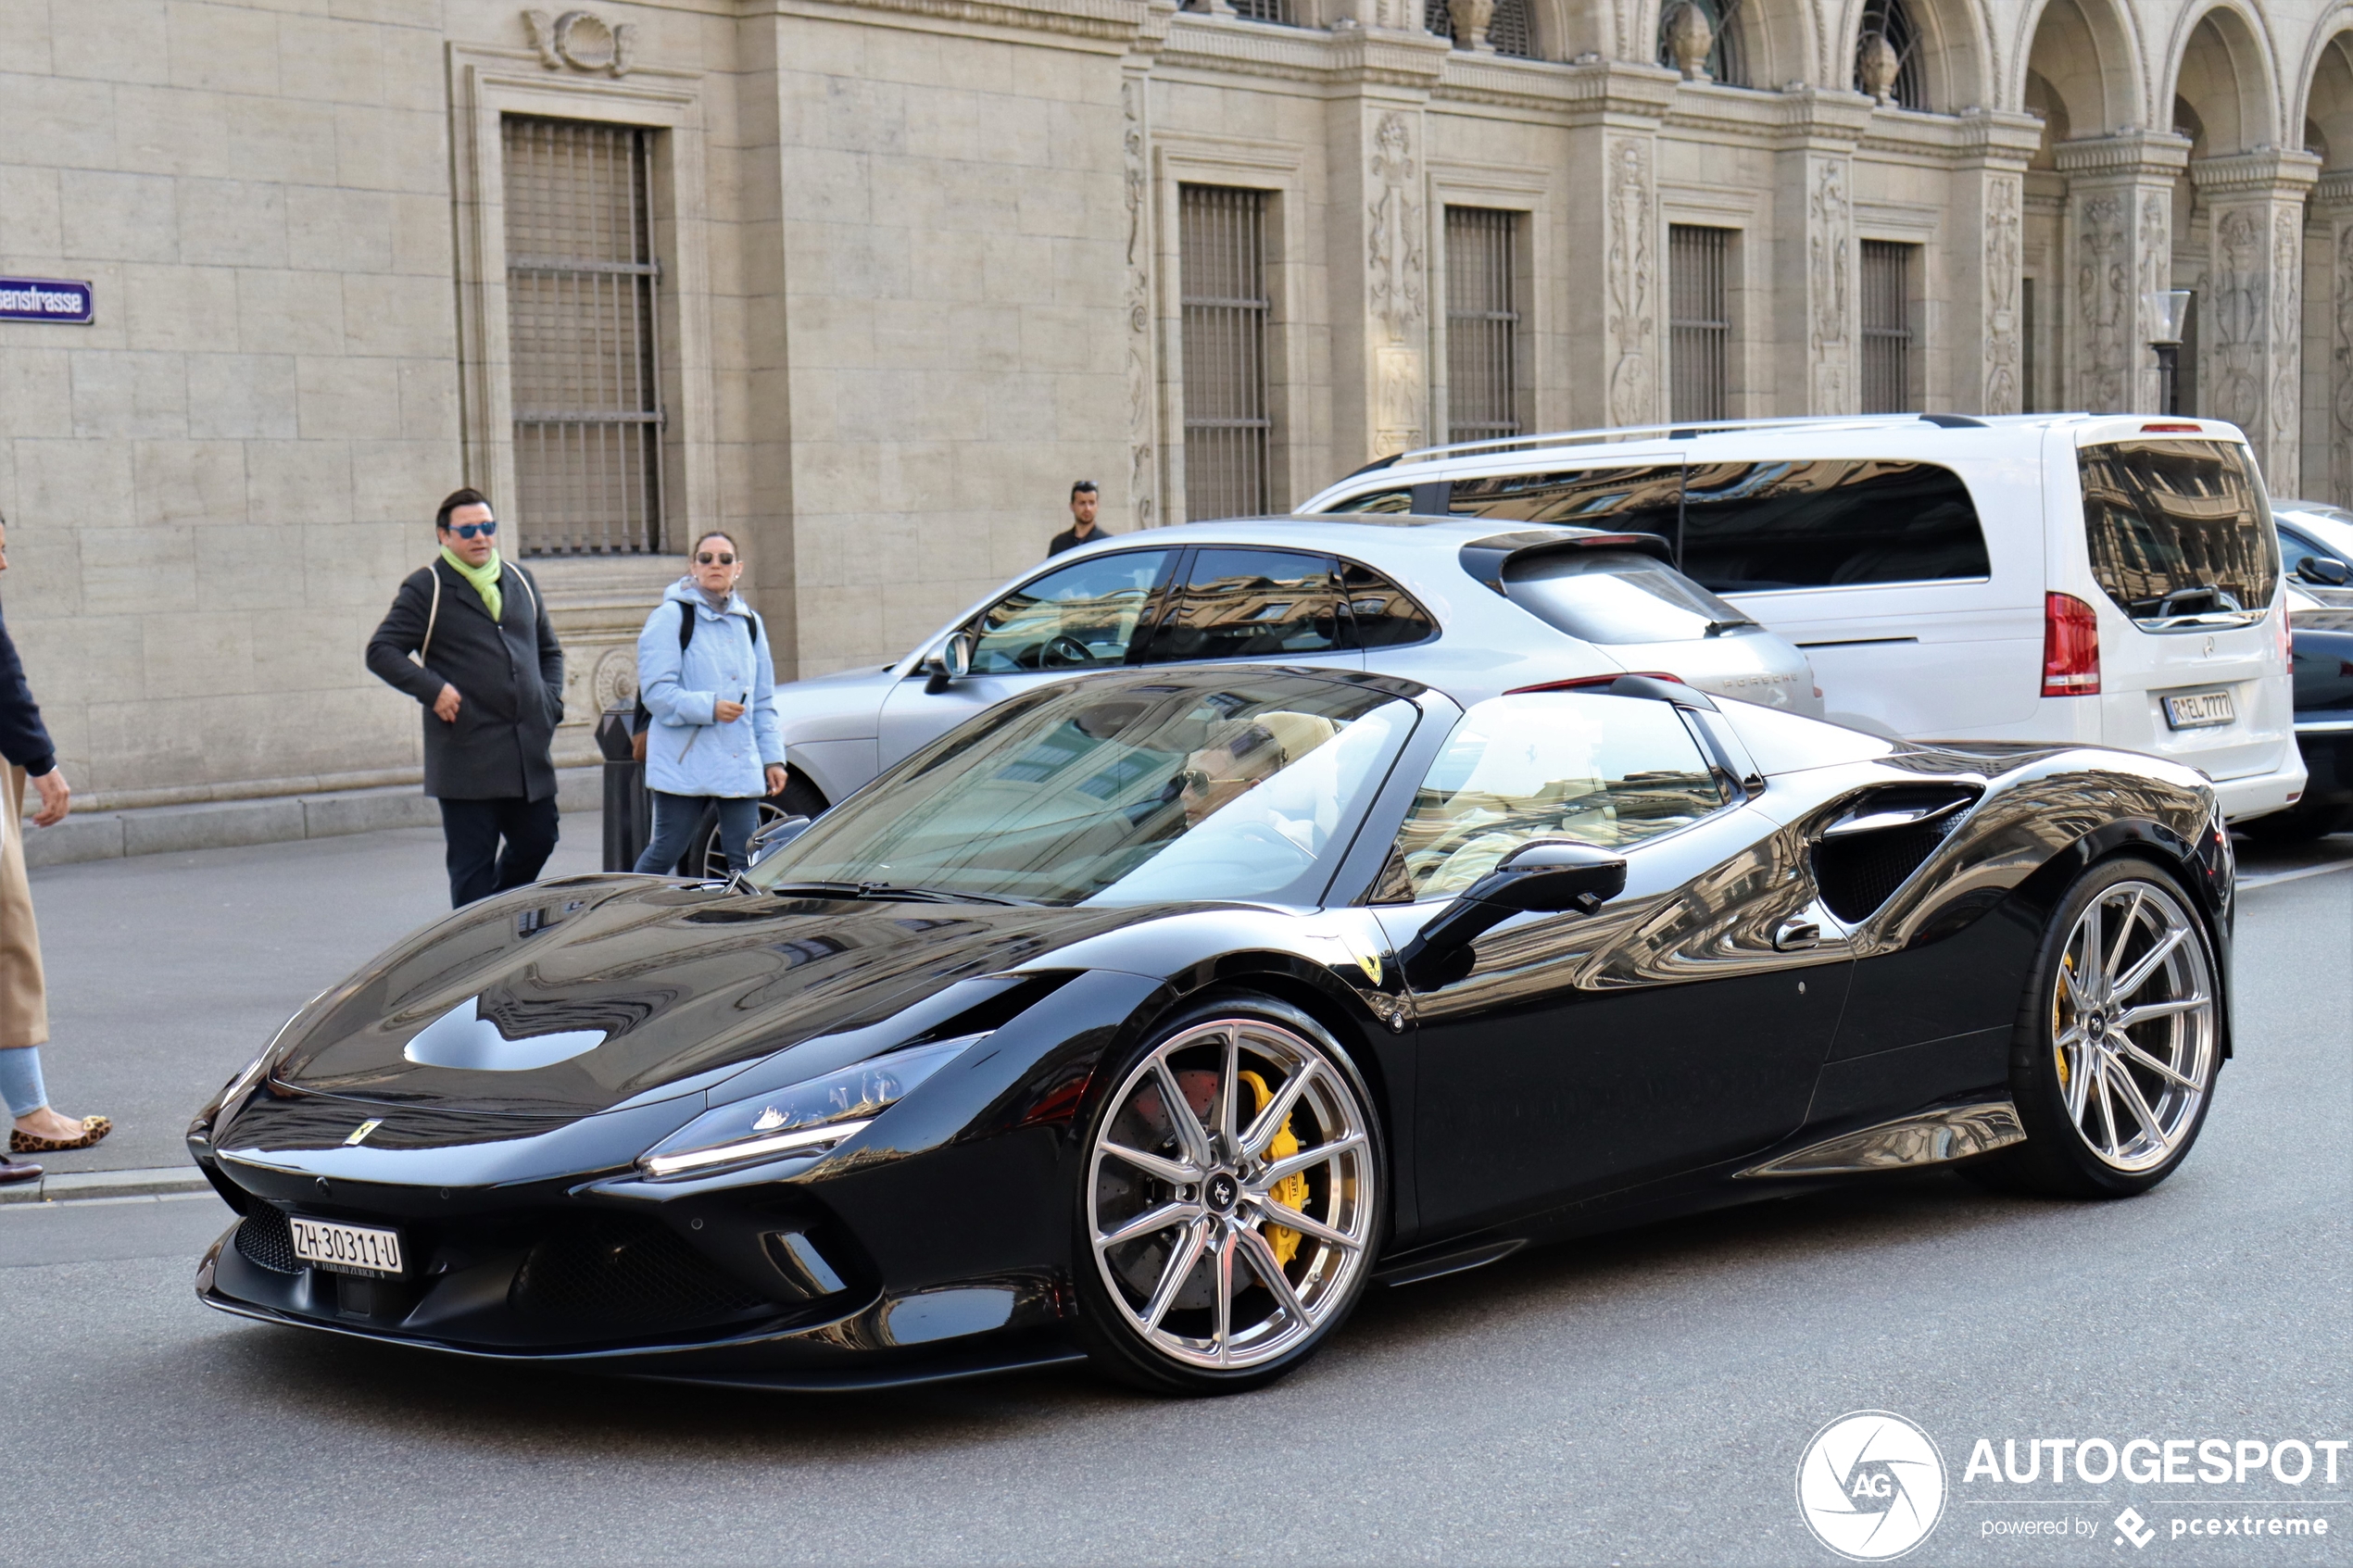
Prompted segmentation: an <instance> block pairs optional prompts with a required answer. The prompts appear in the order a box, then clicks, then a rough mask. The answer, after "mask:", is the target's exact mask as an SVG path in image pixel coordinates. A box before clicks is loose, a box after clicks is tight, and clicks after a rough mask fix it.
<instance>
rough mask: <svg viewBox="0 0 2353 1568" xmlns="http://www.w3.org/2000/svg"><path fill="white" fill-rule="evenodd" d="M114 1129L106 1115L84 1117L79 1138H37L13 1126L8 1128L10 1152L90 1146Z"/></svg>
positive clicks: (47, 1150)
mask: <svg viewBox="0 0 2353 1568" xmlns="http://www.w3.org/2000/svg"><path fill="white" fill-rule="evenodd" d="M113 1131H114V1123H113V1122H112V1121H111V1120H110V1119H109V1118H107V1117H104V1116H85V1117H83V1118H82V1135H81V1136H80V1137H78V1138H36V1137H34V1136H33V1135H31V1133H19V1132H18V1131H17V1130H16V1129H14V1128H13V1127H12V1128H10V1129H9V1130H8V1152H9V1153H10V1154H56V1153H57V1152H59V1151H60V1150H63V1149H69V1148H89V1147H90V1146H91V1145H92V1144H94V1143H96V1142H97V1141H98V1140H99V1139H100V1138H103V1137H105V1136H106V1135H107V1134H108V1133H111V1132H113Z"/></svg>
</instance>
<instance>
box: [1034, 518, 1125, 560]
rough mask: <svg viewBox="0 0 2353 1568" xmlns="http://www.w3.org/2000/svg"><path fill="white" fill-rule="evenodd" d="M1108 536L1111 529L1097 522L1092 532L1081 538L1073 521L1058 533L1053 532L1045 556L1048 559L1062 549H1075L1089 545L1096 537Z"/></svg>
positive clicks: (1061, 551) (1105, 537)
mask: <svg viewBox="0 0 2353 1568" xmlns="http://www.w3.org/2000/svg"><path fill="white" fill-rule="evenodd" d="M1110 537H1111V530H1110V529H1108V528H1105V527H1104V526H1103V525H1102V524H1101V523H1100V522H1099V523H1097V524H1096V525H1095V531H1094V532H1093V533H1089V534H1088V535H1087V537H1086V538H1084V539H1081V538H1080V537H1079V536H1078V524H1077V523H1076V522H1073V523H1072V524H1071V525H1070V526H1069V527H1068V528H1065V529H1063V531H1062V532H1061V533H1057V534H1055V535H1054V540H1053V543H1052V544H1051V545H1048V546H1046V558H1047V559H1048V560H1051V559H1053V558H1055V557H1056V556H1058V555H1061V554H1062V553H1063V551H1064V550H1075V549H1076V548H1078V546H1081V545H1091V544H1093V543H1094V542H1095V541H1096V540H1098V539H1108V538H1110Z"/></svg>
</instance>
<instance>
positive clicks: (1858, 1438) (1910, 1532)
mask: <svg viewBox="0 0 2353 1568" xmlns="http://www.w3.org/2000/svg"><path fill="white" fill-rule="evenodd" d="M1797 1509H1798V1512H1800V1513H1802V1514H1803V1515H1805V1518H1806V1528H1807V1529H1809V1530H1811V1531H1813V1532H1814V1538H1815V1539H1816V1540H1818V1541H1820V1542H1821V1543H1822V1544H1823V1545H1824V1546H1826V1547H1828V1548H1830V1549H1831V1550H1832V1551H1834V1552H1836V1553H1838V1554H1839V1555H1840V1556H1841V1557H1844V1558H1851V1559H1853V1560H1854V1561H1855V1562H1887V1561H1888V1560H1889V1559H1891V1558H1897V1557H1901V1556H1903V1555H1904V1554H1905V1553H1906V1552H1907V1551H1909V1550H1911V1549H1913V1548H1914V1547H1916V1546H1918V1545H1919V1544H1920V1542H1922V1541H1924V1540H1926V1539H1928V1536H1929V1532H1930V1531H1931V1530H1933V1529H1935V1528H1936V1522H1937V1520H1938V1519H1939V1518H1941V1517H1943V1515H1944V1456H1943V1455H1942V1454H1940V1453H1938V1452H1937V1451H1936V1444H1935V1443H1934V1442H1933V1441H1932V1440H1931V1438H1930V1437H1929V1435H1928V1434H1927V1433H1925V1432H1923V1431H1921V1430H1920V1429H1919V1427H1917V1426H1915V1425H1913V1424H1911V1423H1910V1422H1908V1421H1906V1420H1905V1419H1904V1418H1903V1417H1902V1416H1900V1415H1895V1414H1893V1413H1891V1412H1889V1411H1855V1412H1853V1413H1852V1414H1850V1415H1843V1416H1840V1417H1839V1418H1838V1419H1837V1420H1836V1421H1833V1422H1831V1424H1829V1425H1827V1426H1825V1427H1823V1428H1822V1429H1821V1430H1820V1431H1819V1432H1817V1433H1815V1434H1814V1439H1813V1441H1811V1442H1809V1443H1807V1444H1806V1452H1805V1454H1804V1456H1803V1457H1802V1458H1800V1459H1799V1460H1798V1461H1797Z"/></svg>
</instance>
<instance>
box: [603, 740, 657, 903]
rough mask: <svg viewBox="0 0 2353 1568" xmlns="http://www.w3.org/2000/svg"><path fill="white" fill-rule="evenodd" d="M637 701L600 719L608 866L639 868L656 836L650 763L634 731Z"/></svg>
mask: <svg viewBox="0 0 2353 1568" xmlns="http://www.w3.org/2000/svg"><path fill="white" fill-rule="evenodd" d="M635 716H636V705H635V704H634V703H632V704H630V705H629V706H627V707H614V708H608V709H605V711H604V713H603V714H602V715H601V716H600V717H599V718H598V720H597V749H598V750H599V751H601V752H603V753H604V754H605V870H607V871H609V872H626V871H635V869H636V867H637V857H638V856H639V855H641V854H643V853H645V849H646V842H647V840H648V839H650V838H651V837H653V832H654V824H653V802H652V801H651V800H649V799H648V798H647V796H646V765H645V764H644V763H643V762H640V761H638V760H637V756H636V747H635V744H634V743H635V736H634V735H633V734H631V733H630V730H631V725H632V721H634V719H635Z"/></svg>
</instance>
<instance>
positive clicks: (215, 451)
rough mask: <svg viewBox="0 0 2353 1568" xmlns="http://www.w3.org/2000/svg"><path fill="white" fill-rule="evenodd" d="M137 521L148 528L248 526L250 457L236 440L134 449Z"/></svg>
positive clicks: (162, 443) (145, 445) (153, 443)
mask: <svg viewBox="0 0 2353 1568" xmlns="http://www.w3.org/2000/svg"><path fill="white" fill-rule="evenodd" d="M131 474H132V487H133V505H134V507H135V508H136V509H135V511H134V513H133V516H135V517H136V518H137V520H138V521H141V522H143V523H157V522H187V523H228V524H236V523H242V522H244V521H245V448H244V446H243V445H240V444H239V443H237V442H234V441H141V442H136V443H133V444H132V451H131Z"/></svg>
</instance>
